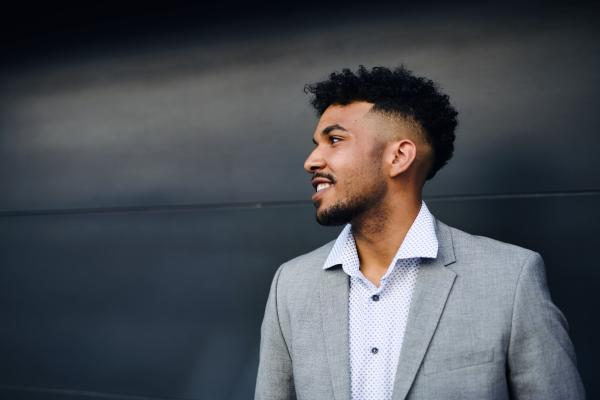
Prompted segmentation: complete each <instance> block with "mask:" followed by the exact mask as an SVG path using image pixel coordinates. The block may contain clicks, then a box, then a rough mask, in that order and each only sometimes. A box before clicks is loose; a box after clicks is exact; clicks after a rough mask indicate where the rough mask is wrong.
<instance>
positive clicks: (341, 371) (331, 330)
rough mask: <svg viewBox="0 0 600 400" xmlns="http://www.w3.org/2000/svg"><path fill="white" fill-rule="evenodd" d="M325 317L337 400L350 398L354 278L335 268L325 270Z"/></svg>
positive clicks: (322, 297) (323, 284) (327, 343)
mask: <svg viewBox="0 0 600 400" xmlns="http://www.w3.org/2000/svg"><path fill="white" fill-rule="evenodd" d="M322 277H323V278H322V279H321V288H320V297H321V316H322V319H323V333H324V337H325V349H326V351H327V363H328V364H329V373H330V374H331V382H332V384H333V393H334V396H335V399H337V400H347V399H349V398H350V350H349V349H350V343H349V334H348V295H349V286H350V277H349V276H348V275H347V274H346V273H345V272H344V270H343V269H342V268H341V265H334V266H332V267H330V268H328V269H326V270H324V271H323V274H322Z"/></svg>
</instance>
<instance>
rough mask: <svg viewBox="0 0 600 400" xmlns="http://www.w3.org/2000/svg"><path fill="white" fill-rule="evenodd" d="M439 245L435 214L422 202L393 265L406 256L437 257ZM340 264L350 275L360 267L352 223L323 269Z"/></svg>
mask: <svg viewBox="0 0 600 400" xmlns="http://www.w3.org/2000/svg"><path fill="white" fill-rule="evenodd" d="M438 247H439V246H438V240H437V236H436V234H435V223H434V218H433V215H431V213H430V212H429V209H428V208H427V206H426V205H425V202H422V203H421V210H420V211H419V214H418V215H417V218H416V219H415V221H414V222H413V224H412V225H411V227H410V229H409V230H408V233H407V234H406V237H405V238H404V241H403V242H402V245H401V246H400V248H399V249H398V252H397V253H396V256H395V257H394V259H393V260H392V263H391V265H395V263H396V262H397V261H398V260H401V259H406V258H436V257H437V253H438ZM340 264H341V265H342V268H343V269H344V271H345V272H346V273H347V274H348V275H354V274H355V273H356V272H357V271H358V270H359V269H360V263H359V262H358V253H357V251H356V243H355V241H354V235H353V234H352V227H351V226H350V224H348V225H346V227H345V228H344V230H342V233H340V235H339V236H338V238H337V240H336V241H335V244H334V245H333V248H332V249H331V252H330V253H329V256H328V257H327V260H326V261H325V264H324V265H323V269H328V268H331V267H333V266H334V265H340Z"/></svg>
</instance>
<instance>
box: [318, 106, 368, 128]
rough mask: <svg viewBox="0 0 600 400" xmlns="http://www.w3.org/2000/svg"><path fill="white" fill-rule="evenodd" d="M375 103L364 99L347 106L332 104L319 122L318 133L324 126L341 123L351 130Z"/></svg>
mask: <svg viewBox="0 0 600 400" xmlns="http://www.w3.org/2000/svg"><path fill="white" fill-rule="evenodd" d="M372 107H373V104H371V103H367V102H364V101H361V102H355V103H351V104H348V105H345V106H340V105H331V106H329V107H328V108H327V110H325V112H324V113H323V115H322V116H321V119H320V120H319V124H318V125H317V133H320V132H321V131H322V130H323V129H324V128H326V127H328V126H331V125H335V124H338V125H341V126H343V127H344V128H346V129H348V130H351V129H352V128H353V127H356V126H357V125H358V124H359V121H360V120H361V119H363V118H364V117H365V116H366V115H367V114H368V113H369V111H371V108H372Z"/></svg>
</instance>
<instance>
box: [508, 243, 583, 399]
mask: <svg viewBox="0 0 600 400" xmlns="http://www.w3.org/2000/svg"><path fill="white" fill-rule="evenodd" d="M513 307H514V308H513V316H512V326H511V333H510V340H509V347H508V355H507V357H508V358H507V364H508V371H507V373H508V383H509V386H510V390H511V394H512V398H514V399H540V400H541V399H545V400H548V399H585V392H584V389H583V384H582V382H581V378H580V376H579V373H578V372H577V361H576V359H575V350H574V349H573V344H572V343H571V340H570V339H569V334H568V329H569V328H568V325H567V321H566V319H565V317H564V316H563V314H562V313H561V312H560V310H559V309H558V308H557V307H556V306H555V305H554V304H553V303H552V300H551V299H550V293H549V291H548V286H547V283H546V272H545V269H544V262H543V261H542V258H541V257H540V255H539V254H537V253H532V254H531V255H530V256H529V258H528V259H527V260H526V261H525V264H524V265H523V268H522V270H521V275H520V277H519V281H518V283H517V288H516V292H515V300H514V305H513Z"/></svg>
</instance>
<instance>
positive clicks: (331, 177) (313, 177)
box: [310, 172, 335, 183]
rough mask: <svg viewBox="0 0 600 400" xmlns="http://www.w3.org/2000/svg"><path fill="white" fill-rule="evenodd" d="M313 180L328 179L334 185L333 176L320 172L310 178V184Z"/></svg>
mask: <svg viewBox="0 0 600 400" xmlns="http://www.w3.org/2000/svg"><path fill="white" fill-rule="evenodd" d="M315 178H326V179H329V180H330V181H331V183H335V179H334V178H333V175H330V174H324V173H322V172H315V173H314V174H313V176H312V178H310V181H311V182H312V181H313V180H314V179H315Z"/></svg>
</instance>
